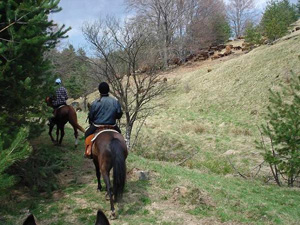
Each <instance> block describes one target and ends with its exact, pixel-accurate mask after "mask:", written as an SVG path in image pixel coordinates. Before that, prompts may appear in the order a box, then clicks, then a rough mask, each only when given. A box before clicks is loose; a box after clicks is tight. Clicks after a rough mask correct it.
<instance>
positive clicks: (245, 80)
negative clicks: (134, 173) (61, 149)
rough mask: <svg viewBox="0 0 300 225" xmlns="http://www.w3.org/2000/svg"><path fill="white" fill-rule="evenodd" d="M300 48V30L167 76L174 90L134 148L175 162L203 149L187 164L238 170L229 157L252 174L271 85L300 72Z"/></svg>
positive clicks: (258, 158) (258, 159) (213, 169)
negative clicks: (272, 42) (290, 35)
mask: <svg viewBox="0 0 300 225" xmlns="http://www.w3.org/2000/svg"><path fill="white" fill-rule="evenodd" d="M286 39H287V38H286ZM299 49H300V33H299V32H298V33H293V37H292V38H289V39H288V40H281V41H279V42H277V43H276V44H274V45H264V46H261V47H259V48H256V49H254V50H253V51H251V52H250V53H248V54H243V55H240V54H236V55H232V56H231V57H230V58H229V59H228V58H227V59H225V60H224V59H219V60H215V61H210V62H206V63H202V64H200V65H199V66H196V65H195V66H193V68H186V67H182V68H180V69H177V70H174V71H173V72H172V73H170V74H167V75H166V76H167V77H168V82H169V83H170V84H171V85H172V86H173V90H172V91H171V92H169V93H167V94H166V96H165V97H164V99H163V100H162V104H163V106H162V107H160V108H159V109H158V110H157V111H156V112H155V114H153V115H152V116H151V117H150V118H149V119H148V120H147V122H146V127H145V129H144V130H143V132H142V135H141V138H140V139H139V144H138V145H137V146H136V148H135V149H134V151H135V152H136V153H137V154H139V155H141V156H144V157H147V158H153V159H154V158H157V157H158V158H159V159H160V160H166V161H176V162H180V161H181V160H183V159H185V158H187V157H189V156H190V155H193V154H194V153H195V152H199V153H198V154H196V155H195V156H194V157H193V158H192V160H187V161H186V162H185V163H184V165H185V166H189V167H190V168H197V169H201V170H202V171H205V172H213V173H217V174H228V173H235V171H234V170H233V169H232V166H231V165H230V164H229V162H228V157H229V158H230V159H231V161H232V162H233V163H234V164H236V165H237V167H238V169H239V170H241V171H242V172H243V173H245V174H246V175H250V173H252V172H253V171H252V169H251V168H253V167H255V166H256V165H258V164H259V163H261V162H262V161H263V160H262V157H261V154H260V152H258V150H257V149H256V148H255V140H259V138H260V134H259V131H258V127H257V126H259V125H260V124H261V123H262V122H263V118H264V113H265V112H266V107H267V105H268V96H269V92H268V89H270V88H271V89H275V88H276V87H278V84H280V83H282V82H288V80H289V76H290V74H291V73H290V70H293V71H294V72H295V73H300V61H299V54H300V52H299ZM222 60H223V61H222ZM208 69H211V70H212V71H211V72H208ZM186 70H188V71H189V72H186Z"/></svg>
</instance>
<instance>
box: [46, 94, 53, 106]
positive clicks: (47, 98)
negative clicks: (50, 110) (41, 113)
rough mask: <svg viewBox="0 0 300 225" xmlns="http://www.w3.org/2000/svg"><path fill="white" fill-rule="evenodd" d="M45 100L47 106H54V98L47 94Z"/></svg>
mask: <svg viewBox="0 0 300 225" xmlns="http://www.w3.org/2000/svg"><path fill="white" fill-rule="evenodd" d="M45 102H46V103H47V106H51V107H52V98H51V97H49V96H47V97H46V99H45Z"/></svg>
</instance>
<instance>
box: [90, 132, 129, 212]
mask: <svg viewBox="0 0 300 225" xmlns="http://www.w3.org/2000/svg"><path fill="white" fill-rule="evenodd" d="M92 154H93V162H94V164H95V168H96V175H97V180H98V190H100V191H102V185H101V181H100V177H101V174H102V176H103V179H104V182H105V185H106V191H107V195H108V196H109V200H110V206H111V212H112V216H113V217H115V216H116V214H115V208H114V203H113V202H114V201H117V200H118V198H119V197H122V194H123V191H124V186H125V181H126V158H127V155H128V151H127V147H126V143H125V140H124V138H123V136H122V135H121V134H120V133H118V132H114V131H111V130H106V131H101V132H100V134H99V135H98V136H97V138H96V140H95V142H94V144H93V148H92ZM112 168H113V186H112V185H111V183H110V177H109V173H110V170H111V169H112Z"/></svg>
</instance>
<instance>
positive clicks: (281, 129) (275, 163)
mask: <svg viewBox="0 0 300 225" xmlns="http://www.w3.org/2000/svg"><path fill="white" fill-rule="evenodd" d="M270 93H271V95H270V106H269V107H268V115H267V121H268V124H267V125H263V126H262V128H263V129H262V135H263V136H264V135H265V136H267V137H269V138H270V140H271V141H270V143H271V146H269V147H268V146H267V145H266V143H265V142H264V141H262V142H261V143H260V144H259V145H258V147H259V148H261V149H264V150H265V154H264V158H265V160H266V161H267V162H268V163H269V164H270V167H271V170H272V173H273V175H274V178H275V180H276V182H277V184H279V185H280V184H281V182H280V178H281V177H286V180H287V181H288V185H289V186H293V184H294V181H295V180H296V179H297V177H298V176H299V174H300V114H299V112H300V75H299V76H296V75H295V74H292V77H291V79H290V80H289V82H288V83H287V84H284V85H282V90H281V91H280V92H273V91H270ZM280 175H282V176H280Z"/></svg>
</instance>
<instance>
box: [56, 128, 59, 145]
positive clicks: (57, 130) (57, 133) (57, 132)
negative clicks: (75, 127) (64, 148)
mask: <svg viewBox="0 0 300 225" xmlns="http://www.w3.org/2000/svg"><path fill="white" fill-rule="evenodd" d="M58 137H59V126H58V125H56V143H57V144H58Z"/></svg>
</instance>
